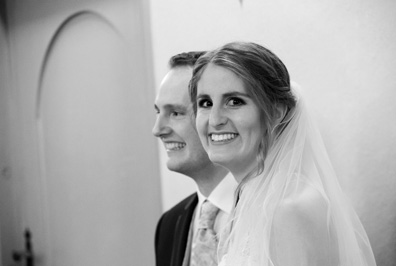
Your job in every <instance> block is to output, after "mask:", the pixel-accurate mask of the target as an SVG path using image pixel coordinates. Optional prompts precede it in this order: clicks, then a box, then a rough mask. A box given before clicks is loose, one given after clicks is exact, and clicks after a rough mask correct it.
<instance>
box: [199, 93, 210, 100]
mask: <svg viewBox="0 0 396 266" xmlns="http://www.w3.org/2000/svg"><path fill="white" fill-rule="evenodd" d="M199 98H210V96H209V95H208V94H202V93H201V94H198V95H197V99H199Z"/></svg>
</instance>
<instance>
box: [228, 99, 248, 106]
mask: <svg viewBox="0 0 396 266" xmlns="http://www.w3.org/2000/svg"><path fill="white" fill-rule="evenodd" d="M244 104H245V102H244V101H243V100H242V99H239V98H231V99H230V100H229V101H228V103H227V105H230V106H241V105H244Z"/></svg>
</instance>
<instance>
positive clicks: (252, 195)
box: [190, 42, 376, 266]
mask: <svg viewBox="0 0 396 266" xmlns="http://www.w3.org/2000/svg"><path fill="white" fill-rule="evenodd" d="M190 94H191V95H190V96H191V100H192V102H193V104H194V109H195V114H196V124H197V130H198V133H199V136H200V138H201V141H202V143H203V146H204V148H205V150H206V151H207V153H208V155H209V158H210V159H211V160H212V161H213V162H215V163H217V164H220V165H222V166H224V167H226V168H228V169H229V170H230V171H231V172H232V174H233V175H234V177H235V179H236V180H237V181H238V182H239V188H238V190H237V194H236V202H235V205H236V207H235V209H234V211H233V213H232V215H231V218H230V221H229V224H228V226H227V228H226V229H225V230H224V232H223V233H221V234H220V240H219V251H218V255H219V260H220V265H223V266H232V265H238V266H241V265H251V266H256V265H260V266H264V265H276V266H289V265H290V266H291V265H293V266H299V265H301V266H302V265H304V266H313V265H320V266H330V265H331V266H333V265H342V266H372V265H376V264H375V259H374V256H373V252H372V249H371V247H370V243H369V240H368V238H367V235H366V232H365V230H364V228H363V227H362V224H361V222H360V220H359V218H358V216H357V215H356V213H355V211H354V210H353V208H352V207H351V205H350V204H349V203H348V200H347V199H346V197H345V195H344V194H343V192H342V191H341V188H340V186H339V183H338V181H337V177H336V175H335V173H334V171H333V168H332V166H331V163H330V161H329V158H328V156H327V153H326V150H325V147H324V145H323V143H322V140H321V137H320V135H319V132H318V131H317V129H316V127H315V125H314V124H313V122H312V120H311V119H310V117H309V114H308V112H307V109H306V107H305V104H304V99H303V98H302V96H301V95H300V93H299V92H298V89H297V87H296V86H295V85H291V84H290V78H289V74H288V71H287V69H286V67H285V66H284V64H283V63H282V61H281V60H280V59H279V58H278V57H277V56H276V55H275V54H273V53H272V52H271V51H269V50H268V49H266V48H264V47H262V46H260V45H258V44H254V43H241V42H236V43H229V44H226V45H224V46H223V47H220V48H218V49H217V50H214V51H212V52H209V53H207V54H205V55H204V56H202V57H200V58H199V60H198V61H197V63H196V65H195V68H194V73H193V78H192V80H191V83H190Z"/></svg>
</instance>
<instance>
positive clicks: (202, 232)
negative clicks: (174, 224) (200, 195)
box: [190, 200, 219, 266]
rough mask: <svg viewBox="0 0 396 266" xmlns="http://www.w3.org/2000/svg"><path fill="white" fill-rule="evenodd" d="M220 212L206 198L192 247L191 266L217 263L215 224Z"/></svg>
mask: <svg viewBox="0 0 396 266" xmlns="http://www.w3.org/2000/svg"><path fill="white" fill-rule="evenodd" d="M218 212H219V208H217V207H216V206H214V205H213V204H212V203H210V202H209V201H207V200H205V201H204V202H203V203H202V207H201V215H200V216H199V222H198V230H197V232H196V234H195V236H194V242H193V244H192V247H191V263H190V266H216V265H217V236H216V232H215V231H214V230H213V225H214V222H215V219H216V215H217V213H218Z"/></svg>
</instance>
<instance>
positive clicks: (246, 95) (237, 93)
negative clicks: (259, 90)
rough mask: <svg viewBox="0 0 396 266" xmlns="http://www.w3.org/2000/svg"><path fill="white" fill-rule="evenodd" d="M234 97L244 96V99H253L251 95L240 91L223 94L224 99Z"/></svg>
mask: <svg viewBox="0 0 396 266" xmlns="http://www.w3.org/2000/svg"><path fill="white" fill-rule="evenodd" d="M232 96H242V97H247V98H251V97H250V95H249V94H247V93H243V92H239V91H231V92H227V93H224V94H223V97H225V98H228V97H232Z"/></svg>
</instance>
